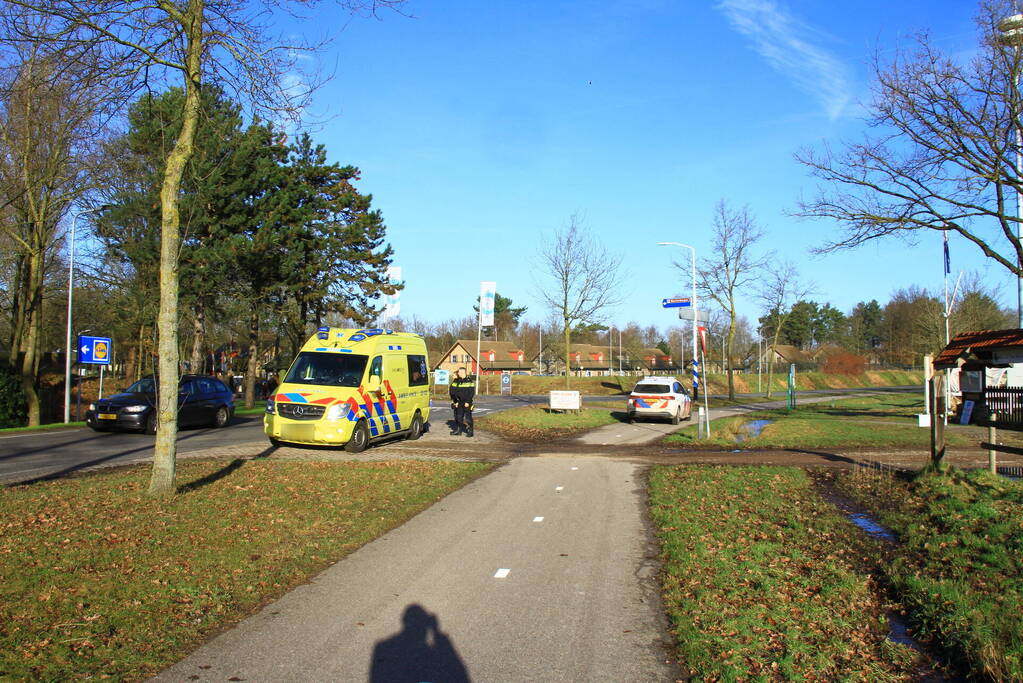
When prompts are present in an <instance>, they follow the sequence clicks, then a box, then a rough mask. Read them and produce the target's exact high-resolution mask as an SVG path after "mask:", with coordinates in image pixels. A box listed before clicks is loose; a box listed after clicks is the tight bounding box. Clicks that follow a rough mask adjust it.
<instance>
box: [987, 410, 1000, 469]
mask: <svg viewBox="0 0 1023 683" xmlns="http://www.w3.org/2000/svg"><path fill="white" fill-rule="evenodd" d="M997 417H998V413H991V417H990V418H989V419H990V422H988V425H987V442H988V443H989V444H991V446H992V447H991V448H989V449H988V451H987V468H988V469H989V470H991V474H998V455H997V453H996V452H995V449H994V445H995V444H996V443H998V442H997V441H995V439H996V438H997V436H998V435H997V434H996V433H995V420H996V418H997Z"/></svg>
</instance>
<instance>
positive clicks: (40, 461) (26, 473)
mask: <svg viewBox="0 0 1023 683" xmlns="http://www.w3.org/2000/svg"><path fill="white" fill-rule="evenodd" d="M886 390H890V391H900V390H901V391H905V390H906V387H902V388H898V387H893V388H890V389H860V390H855V389H845V390H841V391H837V390H836V391H828V390H824V391H806V392H799V395H800V396H803V397H809V396H819V395H828V394H836V393H844V394H848V393H856V392H857V391H862V392H866V391H870V392H877V391H886ZM586 400H587V401H608V400H612V401H613V400H623V397H620V396H617V397H616V396H603V397H601V396H597V397H588V398H587V399H586ZM546 401H547V396H546V395H511V396H480V397H478V398H477V401H476V411H475V413H476V415H485V414H487V413H489V412H496V411H500V410H505V409H507V408H512V407H516V406H521V405H527V404H537V403H546ZM451 417H452V416H451V408H450V407H449V406H448V404H447V402H446V401H443V400H438V399H434V407H433V409H432V410H431V417H430V421H431V423H432V427H433V429H434V430H435V431H436V432H437V433H446V432H444V430H445V428H446V423H447V421H448V420H450V419H451ZM668 427H670V425H668ZM622 429H625V430H627V431H629V432H630V433H632V432H635V433H636V439H635V441H636V442H637V443H639V442H643V441H649V440H650V439H651V438H656V437H657V436H659V435H662V434H663V433H667V432H668V431H671V429H664V428H662V427H661V426H660V425H657V423H641V425H640V426H635V427H631V428H629V427H628V426H623V427H622ZM617 433H618V432H616V434H617ZM427 438H429V437H427ZM600 438H603V434H602V435H601V437H600ZM629 440H630V439H626V441H629ZM602 443H606V444H615V443H624V442H623V441H620V440H619V437H616V436H612V438H609V439H607V440H606V441H603V442H602ZM254 444H258V445H268V444H267V441H266V437H265V436H264V435H263V426H262V417H261V416H259V415H247V416H241V417H235V419H234V421H233V422H232V424H231V425H230V426H229V427H227V428H224V429H210V428H198V429H183V430H181V431H180V432H179V433H178V452H179V453H180V454H182V455H188V454H189V453H198V452H200V451H204V450H208V449H211V448H224V447H229V446H242V445H249V446H251V445H254ZM594 445H596V442H594ZM152 457H153V437H152V436H147V435H145V434H136V433H125V432H94V431H92V430H91V429H88V428H87V427H80V428H67V429H54V430H41V431H32V432H22V433H15V434H4V435H0V482H3V483H7V484H11V483H16V482H29V481H36V480H40V479H46V478H56V477H60V476H64V475H67V474H72V473H74V472H77V471H80V470H84V469H87V468H90V467H96V466H101V465H127V464H131V463H137V462H147V461H149V460H151V459H152Z"/></svg>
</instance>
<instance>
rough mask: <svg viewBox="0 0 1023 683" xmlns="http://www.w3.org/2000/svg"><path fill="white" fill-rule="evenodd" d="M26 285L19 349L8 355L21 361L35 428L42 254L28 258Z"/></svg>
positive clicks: (41, 296)
mask: <svg viewBox="0 0 1023 683" xmlns="http://www.w3.org/2000/svg"><path fill="white" fill-rule="evenodd" d="M26 284H27V287H26V290H27V291H26V301H25V302H23V304H24V305H25V309H26V311H25V323H24V328H23V333H22V338H21V346H20V348H12V349H11V353H12V355H14V354H17V355H19V357H20V368H19V369H18V370H19V375H20V376H21V388H22V391H23V392H24V393H25V403H26V405H27V408H28V425H29V426H30V427H34V426H37V425H38V424H39V423H40V421H39V417H40V401H39V390H38V389H39V387H38V384H39V382H38V376H37V372H36V369H37V368H38V367H39V362H38V354H39V333H40V331H41V330H40V327H41V325H42V310H41V307H42V302H43V253H42V252H41V251H37V252H34V253H32V254H31V255H29V260H28V273H27V282H26ZM19 352H20V353H19ZM66 352H67V353H71V349H66ZM68 390H69V388H68V387H65V391H68Z"/></svg>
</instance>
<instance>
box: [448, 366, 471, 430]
mask: <svg viewBox="0 0 1023 683" xmlns="http://www.w3.org/2000/svg"><path fill="white" fill-rule="evenodd" d="M449 393H450V394H451V408H452V409H453V410H454V411H455V427H454V429H452V430H451V435H452V436H457V435H458V434H461V433H462V432H465V435H466V436H472V401H473V399H474V398H476V378H475V377H473V376H472V375H466V373H465V368H458V369H457V370H455V378H454V379H453V380H452V381H451V388H450V390H449Z"/></svg>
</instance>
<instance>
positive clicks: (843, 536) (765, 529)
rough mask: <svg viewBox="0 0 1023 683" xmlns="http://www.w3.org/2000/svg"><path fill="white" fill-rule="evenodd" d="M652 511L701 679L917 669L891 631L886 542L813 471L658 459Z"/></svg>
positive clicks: (671, 610) (668, 595)
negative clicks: (881, 578) (878, 574)
mask: <svg viewBox="0 0 1023 683" xmlns="http://www.w3.org/2000/svg"><path fill="white" fill-rule="evenodd" d="M649 490H650V511H651V516H652V519H653V521H654V524H655V526H656V533H657V535H658V537H659V539H660V542H661V547H662V558H663V561H664V568H663V571H662V586H663V595H664V602H665V607H666V609H667V611H668V615H669V617H670V620H671V625H672V634H673V636H674V638H675V642H676V648H677V650H676V652H677V658H678V661H679V662H680V664H681V665H682V667H683V669H684V670H686V672H687V673H688V674H689V675H690V676H691V677H692V680H703V681H776V680H815V681H835V680H849V681H854V680H855V681H858V680H863V681H894V680H913V676H912V673H913V663H914V661H915V660H916V654H915V653H914V652H913V651H912V650H911V649H910V648H908V647H906V646H904V645H899V644H896V643H893V642H890V641H888V640H887V639H886V634H887V621H886V618H885V608H886V605H885V604H884V601H883V600H882V599H881V598H879V597H878V595H877V591H876V590H875V587H874V586H873V583H872V579H871V576H870V572H869V569H870V567H871V566H872V564H873V563H875V562H876V558H877V555H878V554H879V549H878V547H877V545H876V543H875V542H874V541H872V540H870V539H868V538H867V537H865V536H864V535H863V534H861V533H860V532H859V531H858V530H857V529H856V528H855V527H854V526H853V525H852V524H851V523H850V522H848V521H847V520H846V519H845V518H844V517H842V516H841V515H840V514H839V513H838V511H837V510H836V509H835V508H834V506H832V505H830V504H828V503H825V502H824V501H823V500H822V499H821V498H820V496H818V495H817V493H816V492H815V491H814V490H813V484H812V482H811V480H810V478H809V476H808V475H807V473H806V472H804V471H802V470H798V469H788V468H769V467H731V468H724V467H692V466H676V467H667V466H662V467H655V468H654V469H653V471H652V473H651V476H650V484H649Z"/></svg>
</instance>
